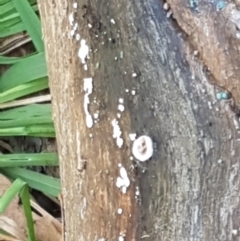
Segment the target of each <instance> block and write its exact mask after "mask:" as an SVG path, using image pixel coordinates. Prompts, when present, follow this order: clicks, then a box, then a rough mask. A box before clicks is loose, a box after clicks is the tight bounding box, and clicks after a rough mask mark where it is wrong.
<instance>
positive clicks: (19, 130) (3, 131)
mask: <svg viewBox="0 0 240 241" xmlns="http://www.w3.org/2000/svg"><path fill="white" fill-rule="evenodd" d="M0 136H39V137H55V130H54V126H53V124H48V125H32V126H19V127H11V128H0Z"/></svg>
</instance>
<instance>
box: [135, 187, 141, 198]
mask: <svg viewBox="0 0 240 241" xmlns="http://www.w3.org/2000/svg"><path fill="white" fill-rule="evenodd" d="M135 195H136V196H139V195H140V191H139V187H136V192H135Z"/></svg>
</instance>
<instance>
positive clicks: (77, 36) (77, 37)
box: [76, 33, 81, 41]
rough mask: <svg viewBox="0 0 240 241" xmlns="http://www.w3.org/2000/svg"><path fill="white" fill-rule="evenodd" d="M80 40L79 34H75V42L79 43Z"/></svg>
mask: <svg viewBox="0 0 240 241" xmlns="http://www.w3.org/2000/svg"><path fill="white" fill-rule="evenodd" d="M80 38H81V37H80V34H79V33H77V34H76V40H77V41H79V40H80Z"/></svg>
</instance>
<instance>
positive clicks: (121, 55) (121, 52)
mask: <svg viewBox="0 0 240 241" xmlns="http://www.w3.org/2000/svg"><path fill="white" fill-rule="evenodd" d="M120 58H121V59H122V58H123V51H120Z"/></svg>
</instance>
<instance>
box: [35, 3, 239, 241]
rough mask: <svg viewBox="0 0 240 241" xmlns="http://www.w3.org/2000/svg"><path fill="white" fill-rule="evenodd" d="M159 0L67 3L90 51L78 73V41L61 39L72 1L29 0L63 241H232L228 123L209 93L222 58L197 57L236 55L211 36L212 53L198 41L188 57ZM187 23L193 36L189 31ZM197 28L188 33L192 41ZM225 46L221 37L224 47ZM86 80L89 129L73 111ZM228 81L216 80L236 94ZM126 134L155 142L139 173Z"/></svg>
mask: <svg viewBox="0 0 240 241" xmlns="http://www.w3.org/2000/svg"><path fill="white" fill-rule="evenodd" d="M170 3H171V8H172V11H173V13H174V16H175V18H176V19H177V21H178V24H179V25H180V27H181V28H182V29H184V30H185V31H186V32H187V30H186V28H185V27H184V20H185V22H186V19H185V18H184V16H185V15H184V14H182V15H181V11H183V10H184V11H185V12H186V11H189V7H188V6H185V5H182V6H181V8H180V7H179V12H178V9H177V8H178V5H177V2H176V5H174V4H175V3H174V2H170ZM178 4H180V1H179V3H178ZM162 5H163V3H162V2H160V1H156V0H146V1H142V0H138V1H137V0H132V1H127V0H122V1H116V2H114V1H107V0H102V1H95V2H90V1H85V0H82V1H78V8H77V12H76V14H75V22H78V30H77V32H78V33H79V34H80V35H81V38H82V39H85V40H86V42H87V44H88V46H89V47H90V48H91V49H92V51H91V52H90V53H89V59H87V60H86V61H87V66H88V70H87V71H85V70H84V69H83V65H82V64H81V62H80V60H79V58H78V56H77V53H78V49H79V45H80V44H79V42H78V41H76V40H75V38H72V39H69V37H68V36H69V32H70V30H71V26H70V25H69V21H68V17H69V15H70V14H71V13H72V12H73V11H74V10H73V7H72V2H68V1H65V0H60V1H54V0H52V1H41V0H39V7H40V12H41V18H42V29H43V36H44V42H45V48H46V58H47V63H48V73H49V84H50V90H51V94H52V105H53V119H54V123H55V127H56V137H57V142H58V149H59V159H60V171H61V178H62V190H63V191H62V192H63V199H64V207H63V208H64V217H65V235H64V240H71V241H72V240H118V238H119V237H120V236H121V235H122V236H124V240H126V241H129V240H141V239H140V238H142V239H143V240H151V241H153V240H184V241H185V240H238V239H239V236H240V235H239V231H238V227H239V217H238V216H239V215H238V212H239V194H238V193H239V175H238V173H239V158H238V156H239V148H238V138H239V133H238V130H237V129H238V119H237V118H236V115H235V113H234V112H232V106H233V103H232V102H233V100H227V101H218V102H217V101H216V100H215V95H216V91H217V90H218V89H217V88H216V87H215V86H214V85H212V84H211V83H216V84H219V83H220V82H219V80H222V79H221V73H222V72H219V73H218V71H220V70H221V69H222V68H223V67H224V66H225V65H221V64H220V65H219V66H218V68H217V67H216V66H217V63H215V62H214V61H213V62H214V63H212V65H214V66H215V67H216V68H215V67H214V68H212V67H211V66H210V67H209V68H210V69H211V71H213V72H212V74H213V77H211V78H210V76H209V75H208V74H207V72H206V71H205V69H206V68H204V65H207V66H208V64H209V65H210V61H209V62H207V59H208V58H207V57H206V56H207V54H208V53H209V56H210V57H213V58H218V53H220V52H221V53H222V55H221V56H224V57H225V58H226V60H224V61H223V62H222V63H228V62H227V60H232V61H230V62H229V63H228V64H229V66H230V65H231V64H232V66H235V63H237V60H236V59H237V58H239V57H238V56H237V55H236V54H231V55H226V56H225V54H224V53H223V50H222V49H223V46H222V45H221V44H222V42H220V44H219V45H218V46H216V47H215V46H214V48H213V50H214V51H212V45H211V46H210V44H211V43H209V42H204V41H200V40H199V54H200V56H203V57H201V60H200V59H199V58H197V57H196V56H194V54H193V52H194V50H195V49H196V46H198V44H197V42H196V43H195V44H194V41H193V40H192V38H191V36H190V37H189V34H188V36H186V35H185V34H183V31H182V30H180V29H179V27H178V26H177V24H176V22H175V21H174V20H172V19H168V18H166V12H164V10H163V8H162ZM179 6H180V5H179ZM180 10H181V11H180ZM200 10H201V9H200ZM202 10H203V13H204V11H205V10H204V9H202ZM183 13H184V12H183ZM189 13H191V11H190V12H189ZM201 16H202V15H201ZM208 16H209V15H208ZM194 17H195V18H196V19H197V18H198V17H199V19H200V15H199V16H196V15H194ZM111 19H114V22H115V24H113V23H112V22H111ZM209 19H210V20H211V15H210V17H208V20H209ZM200 20H201V19H200ZM208 20H206V24H210V25H209V26H210V27H209V28H210V29H211V26H212V25H211V23H210V22H209V21H210V20H209V21H208ZM181 21H182V22H181ZM190 23H191V22H190ZM89 24H90V25H89ZM189 25H190V24H189ZM89 26H92V27H91V28H89ZM191 28H192V29H191ZM189 29H190V30H191V31H192V35H194V33H193V31H198V29H197V28H193V27H191V26H190V27H189ZM199 29H200V28H199ZM216 29H218V28H217V27H216ZM216 29H215V30H216ZM218 30H219V31H220V29H218ZM187 33H188V32H187ZM202 34H203V31H201V32H199V33H195V35H194V36H198V37H199V38H200V37H201V39H202V40H203V39H204V37H203V36H202ZM214 36H215V37H216V31H213V30H212V31H211V32H210V37H212V39H214V38H215V37H214ZM223 36H225V35H223ZM226 38H227V37H226ZM231 38H232V37H231ZM231 38H230V39H231ZM229 41H230V40H229ZM230 42H231V41H230ZM230 42H229V43H230ZM236 42H237V41H235V42H234V41H232V42H231V44H232V46H233V48H236V44H237V43H236ZM192 46H195V48H192ZM210 50H211V51H210ZM121 51H122V52H121ZM122 53H123V58H121V57H122ZM214 54H215V55H214ZM116 57H117V58H116ZM219 59H220V60H221V58H219ZM235 61H236V62H235ZM235 67H236V66H235ZM229 68H230V67H229ZM231 68H232V69H234V68H233V67H231ZM235 69H236V68H235ZM236 71H237V70H236ZM133 73H136V74H137V77H136V78H133V77H132V74H133ZM236 74H237V72H236ZM233 76H235V75H233ZM86 77H92V78H93V86H94V88H93V93H92V94H91V95H89V97H90V105H89V107H90V108H89V112H90V114H91V115H92V114H93V113H95V112H96V111H99V119H98V121H97V123H95V124H94V126H93V127H92V128H91V129H89V128H87V127H86V123H85V118H86V116H85V113H84V108H83V102H84V94H85V93H84V91H83V79H84V78H86ZM212 81H215V82H212ZM210 82H211V83H210ZM224 83H225V82H224ZM219 85H221V83H220V84H219ZM233 86H237V81H235V82H234V84H233V85H231V86H228V85H227V84H226V85H225V86H223V87H224V88H226V89H228V90H229V91H231V93H232V92H233V93H232V95H233V96H234V98H235V100H236V99H237V96H238V92H237V90H236V91H235V92H234V88H233ZM126 90H129V91H128V92H126ZM132 90H134V91H136V94H135V95H133V94H132ZM119 98H123V99H124V106H125V110H124V112H123V113H122V115H121V118H120V119H118V121H119V126H120V128H121V131H122V136H121V137H122V138H123V140H124V144H123V147H122V148H120V149H119V148H118V147H117V145H116V140H115V139H113V137H112V135H113V129H112V125H111V121H112V120H113V119H115V118H116V119H117V113H118V110H117V108H118V101H119ZM129 133H137V135H138V136H139V135H143V134H145V135H148V136H150V137H151V138H152V140H153V141H154V146H155V150H154V155H153V157H152V158H151V160H149V161H147V162H146V163H143V164H142V165H143V167H144V168H146V169H147V170H146V171H145V172H144V169H142V167H139V166H138V165H135V166H136V168H135V169H133V168H132V167H133V165H134V163H135V162H133V161H132V160H131V159H130V156H131V145H132V143H131V141H130V139H129V137H128V135H129ZM90 136H92V137H90ZM83 162H84V165H82V163H83ZM79 163H80V164H79ZM119 163H121V164H122V165H123V166H124V167H125V168H126V170H127V173H128V177H129V178H130V181H131V184H130V187H129V188H128V190H127V193H126V194H122V193H121V191H120V190H119V189H118V188H117V187H116V179H117V177H118V176H119V167H118V164H119ZM79 165H81V167H83V168H82V169H81V170H78V166H79ZM138 187H139V190H140V196H139V197H137V198H136V197H135V194H136V190H138ZM119 208H121V209H122V210H123V212H122V214H121V215H119V214H118V209H119ZM101 238H102V239H101Z"/></svg>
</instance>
